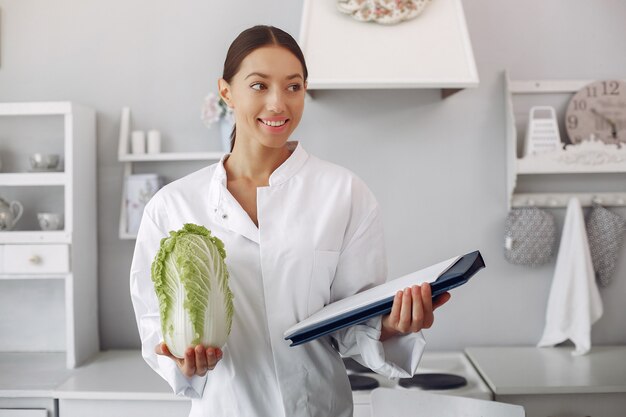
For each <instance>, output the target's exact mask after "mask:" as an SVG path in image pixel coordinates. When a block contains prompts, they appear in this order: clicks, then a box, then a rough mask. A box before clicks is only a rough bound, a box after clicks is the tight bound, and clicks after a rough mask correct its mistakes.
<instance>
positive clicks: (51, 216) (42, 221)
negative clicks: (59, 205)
mask: <svg viewBox="0 0 626 417" xmlns="http://www.w3.org/2000/svg"><path fill="white" fill-rule="evenodd" d="M37 220H39V227H41V230H59V229H62V228H63V215H62V214H61V213H37Z"/></svg>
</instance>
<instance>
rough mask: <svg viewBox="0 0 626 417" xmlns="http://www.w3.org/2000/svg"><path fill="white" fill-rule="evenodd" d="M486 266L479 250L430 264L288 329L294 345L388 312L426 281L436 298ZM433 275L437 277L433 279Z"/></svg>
mask: <svg viewBox="0 0 626 417" xmlns="http://www.w3.org/2000/svg"><path fill="white" fill-rule="evenodd" d="M484 267H485V262H484V261H483V258H482V256H481V255H480V252H479V251H474V252H471V253H468V254H466V255H463V256H459V257H456V258H452V259H449V260H447V261H444V262H441V263H439V264H436V265H433V266H431V267H429V268H425V269H422V270H420V271H417V272H414V273H412V274H409V275H406V276H404V277H401V278H398V279H395V280H392V281H389V282H387V283H385V284H382V285H379V286H378V287H374V288H370V289H369V290H366V291H363V292H361V293H358V294H355V295H353V296H351V297H348V298H345V299H343V300H339V301H337V302H335V303H332V304H329V305H328V306H326V307H324V308H323V309H322V310H320V311H319V312H317V313H315V314H313V315H312V316H311V317H309V318H308V319H305V320H303V321H301V322H300V323H298V324H297V325H295V326H293V327H291V328H290V329H288V330H287V331H286V332H285V339H286V340H291V342H292V343H291V345H290V346H298V345H300V344H302V343H306V342H309V341H311V340H314V339H317V338H318V337H321V336H324V335H327V334H329V333H332V332H334V331H337V330H339V329H343V328H345V327H348V326H353V325H355V324H359V323H362V322H364V321H366V320H368V319H370V318H372V317H376V316H380V315H384V314H388V313H389V312H390V311H391V306H392V305H393V299H394V296H395V293H396V292H397V291H398V290H401V289H403V288H406V287H408V286H411V285H414V284H421V283H422V282H426V281H427V282H430V286H431V289H432V296H433V299H434V298H436V297H437V296H438V295H441V294H443V293H444V292H446V291H450V290H451V289H453V288H456V287H458V286H461V285H463V284H465V283H466V282H467V281H468V280H469V279H470V278H471V277H472V276H474V274H476V273H477V272H478V271H479V270H480V269H482V268H484ZM433 277H437V278H436V279H435V280H432V278H433Z"/></svg>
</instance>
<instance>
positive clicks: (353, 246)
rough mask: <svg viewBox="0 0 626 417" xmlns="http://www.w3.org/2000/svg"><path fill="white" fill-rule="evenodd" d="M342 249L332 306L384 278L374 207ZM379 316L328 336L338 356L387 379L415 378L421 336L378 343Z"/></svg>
mask: <svg viewBox="0 0 626 417" xmlns="http://www.w3.org/2000/svg"><path fill="white" fill-rule="evenodd" d="M346 237H348V238H349V240H348V243H347V245H346V246H345V247H344V248H343V249H342V251H341V255H340V257H339V263H338V264H337V270H336V272H335V277H334V280H333V283H332V286H331V302H333V301H337V300H340V299H342V298H345V297H348V296H350V295H353V294H356V293H358V292H360V291H363V290H366V289H368V288H371V287H374V286H376V285H380V284H382V283H384V282H385V280H386V277H387V258H386V252H385V242H384V232H383V224H382V216H381V212H380V209H379V207H378V206H377V205H376V207H375V208H374V209H373V210H372V211H371V212H370V213H369V215H367V216H366V217H365V219H364V220H363V221H362V222H361V223H360V224H359V225H358V226H357V227H355V228H354V230H353V231H352V232H350V226H348V233H347V235H346ZM381 325H382V316H378V317H375V318H372V319H370V320H368V321H366V322H364V323H362V324H358V325H355V326H351V327H348V328H345V329H342V330H339V331H337V332H335V333H333V334H332V335H331V337H332V338H334V339H335V340H336V341H337V345H338V349H339V353H341V354H342V355H343V356H351V357H353V358H354V359H355V360H356V361H358V362H360V363H361V364H363V365H365V366H367V367H369V368H370V369H372V370H373V371H374V372H376V373H379V374H381V375H385V376H387V377H388V378H408V377H411V376H413V375H414V374H415V372H416V371H417V366H418V364H419V361H420V359H421V357H422V353H423V352H424V347H425V345H426V341H425V340H424V337H423V335H422V332H419V333H411V334H407V335H403V336H396V337H392V338H390V339H387V340H385V341H384V342H381V341H380V332H381Z"/></svg>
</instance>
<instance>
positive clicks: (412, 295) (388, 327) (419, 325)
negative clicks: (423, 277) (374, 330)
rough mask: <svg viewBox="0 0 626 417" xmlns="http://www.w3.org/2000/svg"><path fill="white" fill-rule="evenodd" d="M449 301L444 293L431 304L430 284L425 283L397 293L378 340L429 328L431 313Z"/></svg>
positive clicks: (385, 317)
mask: <svg viewBox="0 0 626 417" xmlns="http://www.w3.org/2000/svg"><path fill="white" fill-rule="evenodd" d="M449 299H450V293H447V292H445V293H443V294H441V295H439V296H438V297H437V298H436V299H435V303H434V304H433V300H432V293H431V289H430V284H428V283H427V282H426V283H423V284H422V285H414V286H412V287H411V288H405V289H404V291H398V292H397V293H396V296H395V298H394V299H393V305H392V307H391V313H389V314H387V315H385V316H383V320H382V330H381V333H380V340H381V341H384V340H386V339H389V338H390V337H393V336H395V335H398V334H407V333H416V332H419V331H420V330H422V329H428V328H430V326H432V325H433V321H434V320H435V318H434V316H433V311H434V310H435V309H437V308H438V307H441V306H442V305H444V304H445V303H446V302H447V301H448V300H449Z"/></svg>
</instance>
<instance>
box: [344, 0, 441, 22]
mask: <svg viewBox="0 0 626 417" xmlns="http://www.w3.org/2000/svg"><path fill="white" fill-rule="evenodd" d="M430 2H431V0H337V9H339V11H340V12H342V13H346V14H349V15H351V16H352V17H353V18H354V19H356V20H358V21H361V22H376V23H380V24H383V25H394V24H396V23H400V22H402V21H405V20H410V19H413V18H415V17H416V16H418V15H419V14H420V13H422V12H423V11H424V9H425V8H426V6H428V4H430Z"/></svg>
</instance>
